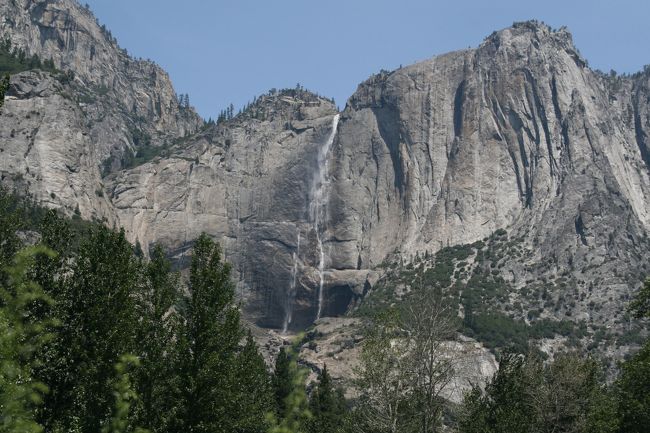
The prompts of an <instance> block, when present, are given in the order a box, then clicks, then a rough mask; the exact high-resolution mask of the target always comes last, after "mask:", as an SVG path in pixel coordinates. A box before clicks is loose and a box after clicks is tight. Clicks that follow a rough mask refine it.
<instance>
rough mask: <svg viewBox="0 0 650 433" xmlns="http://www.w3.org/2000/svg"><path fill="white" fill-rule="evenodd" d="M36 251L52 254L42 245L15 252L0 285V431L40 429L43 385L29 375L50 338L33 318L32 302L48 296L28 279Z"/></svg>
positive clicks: (43, 325) (34, 431) (42, 324)
mask: <svg viewBox="0 0 650 433" xmlns="http://www.w3.org/2000/svg"><path fill="white" fill-rule="evenodd" d="M36 254H46V255H50V256H51V255H52V254H53V253H52V252H51V251H50V250H48V249H46V248H44V247H31V248H28V249H26V250H23V251H21V252H19V253H18V254H17V255H16V257H15V260H14V263H13V265H12V266H11V267H9V268H8V269H7V274H8V277H9V278H8V284H6V285H5V284H2V285H0V432H2V433H5V432H6V433H10V432H11V433H13V432H25V433H38V432H41V431H42V430H43V428H42V426H41V425H40V424H39V423H38V422H37V421H36V419H35V413H36V411H35V409H36V406H37V405H40V404H41V403H42V396H43V394H45V393H46V392H47V391H48V388H47V386H46V385H45V384H44V383H42V382H41V381H39V380H37V379H36V378H35V377H34V376H33V370H34V368H35V367H38V357H37V356H36V354H37V352H38V351H39V350H40V349H41V348H42V346H43V345H44V344H45V343H46V342H47V341H48V340H49V339H50V338H51V336H52V335H51V333H50V332H48V328H49V324H48V323H46V322H44V321H42V320H40V319H39V318H37V317H34V316H33V315H32V314H30V313H31V309H32V308H33V306H34V304H36V303H44V304H51V303H52V299H51V298H50V297H49V296H47V295H46V294H45V293H44V292H43V290H42V289H41V287H40V286H39V285H38V284H36V283H35V282H33V281H31V280H30V279H29V278H28V272H27V270H28V268H29V267H30V265H31V263H32V262H33V259H34V256H35V255H36Z"/></svg>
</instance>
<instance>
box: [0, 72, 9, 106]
mask: <svg viewBox="0 0 650 433" xmlns="http://www.w3.org/2000/svg"><path fill="white" fill-rule="evenodd" d="M7 90H9V74H5V75H4V76H3V77H2V78H1V79H0V108H2V106H3V105H4V103H5V93H7Z"/></svg>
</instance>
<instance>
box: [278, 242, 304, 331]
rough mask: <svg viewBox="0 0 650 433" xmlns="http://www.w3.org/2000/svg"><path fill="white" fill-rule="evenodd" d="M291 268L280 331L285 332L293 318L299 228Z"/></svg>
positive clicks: (298, 254) (298, 256) (298, 251)
mask: <svg viewBox="0 0 650 433" xmlns="http://www.w3.org/2000/svg"><path fill="white" fill-rule="evenodd" d="M292 258H293V268H291V282H290V283H289V292H288V293H287V301H286V305H285V310H284V324H283V325H282V333H283V334H286V333H287V331H288V330H289V325H290V324H291V319H292V318H293V317H292V316H293V301H294V299H295V297H296V283H297V281H298V260H300V230H298V242H297V243H296V251H294V252H293V254H292Z"/></svg>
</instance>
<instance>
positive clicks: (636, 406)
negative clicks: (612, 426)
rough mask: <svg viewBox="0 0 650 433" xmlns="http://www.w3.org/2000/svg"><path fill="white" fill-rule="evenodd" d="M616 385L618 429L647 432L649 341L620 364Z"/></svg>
mask: <svg viewBox="0 0 650 433" xmlns="http://www.w3.org/2000/svg"><path fill="white" fill-rule="evenodd" d="M616 385H617V389H618V400H619V401H618V408H619V417H620V431H621V432H626V433H641V432H647V431H648V426H650V341H649V342H647V343H646V344H645V345H644V346H643V348H642V349H641V350H640V351H639V352H638V353H637V354H636V355H634V356H633V357H632V358H631V359H630V360H628V361H626V362H624V363H623V364H622V365H621V375H620V377H619V379H618V381H617V384H616Z"/></svg>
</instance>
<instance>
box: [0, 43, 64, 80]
mask: <svg viewBox="0 0 650 433" xmlns="http://www.w3.org/2000/svg"><path fill="white" fill-rule="evenodd" d="M31 69H41V70H43V71H48V72H57V70H56V68H55V67H54V63H53V62H52V60H46V61H44V62H42V61H41V59H40V58H38V56H36V55H33V56H31V57H29V56H27V55H26V53H25V51H24V50H22V49H19V48H16V47H13V46H12V43H11V39H9V38H5V39H4V40H3V41H0V74H2V75H4V74H17V73H19V72H23V71H28V70H31Z"/></svg>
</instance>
